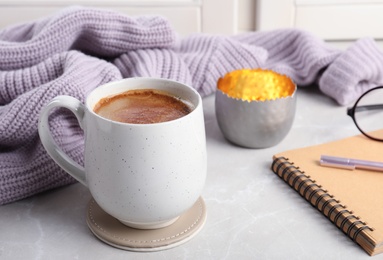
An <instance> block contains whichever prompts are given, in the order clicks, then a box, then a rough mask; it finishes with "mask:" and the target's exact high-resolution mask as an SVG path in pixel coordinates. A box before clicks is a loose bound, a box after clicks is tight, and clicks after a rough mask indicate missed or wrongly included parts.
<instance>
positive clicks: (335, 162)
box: [319, 155, 356, 170]
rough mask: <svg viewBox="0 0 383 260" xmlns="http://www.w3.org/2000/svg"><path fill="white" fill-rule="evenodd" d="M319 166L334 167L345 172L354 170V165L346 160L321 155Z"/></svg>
mask: <svg viewBox="0 0 383 260" xmlns="http://www.w3.org/2000/svg"><path fill="white" fill-rule="evenodd" d="M319 164H320V165H321V166H326V167H334V168H340V169H347V170H355V169H356V165H355V164H353V163H351V162H350V160H349V159H347V158H339V157H333V156H327V155H322V156H321V158H320V161H319Z"/></svg>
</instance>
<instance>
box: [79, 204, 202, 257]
mask: <svg viewBox="0 0 383 260" xmlns="http://www.w3.org/2000/svg"><path fill="white" fill-rule="evenodd" d="M86 220H87V224H88V227H89V229H90V230H91V231H92V232H93V234H94V235H95V236H96V237H98V238H99V239H100V240H102V241H103V242H105V243H107V244H109V245H111V246H114V247H117V248H120V249H124V250H130V251H141V252H151V251H160V250H164V249H169V248H172V247H175V246H178V245H181V244H183V243H185V242H187V241H189V240H190V239H191V238H193V237H194V236H195V235H196V234H197V233H198V232H199V231H200V230H201V229H202V227H203V225H204V224H205V221H206V206H205V202H204V201H203V199H202V198H201V197H200V198H199V199H198V200H197V202H196V203H195V204H194V205H193V207H191V208H190V209H189V210H188V211H186V212H185V213H184V214H183V215H181V216H180V217H179V218H178V219H177V221H176V222H174V223H173V224H171V225H170V226H167V227H164V228H159V229H148V230H144V229H135V228H130V227H128V226H125V225H124V224H122V223H121V222H120V221H118V220H117V219H116V218H114V217H112V216H110V215H109V214H107V213H106V212H105V211H104V210H102V209H101V208H100V206H99V205H98V204H97V203H96V201H95V200H94V199H91V200H90V202H89V205H88V212H87V218H86Z"/></svg>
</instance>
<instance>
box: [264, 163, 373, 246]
mask: <svg viewBox="0 0 383 260" xmlns="http://www.w3.org/2000/svg"><path fill="white" fill-rule="evenodd" d="M271 168H272V170H273V172H274V173H276V174H277V175H278V176H279V177H280V178H281V179H283V180H284V181H285V182H286V183H287V184H288V185H289V186H290V187H291V188H293V189H294V190H296V191H297V192H298V193H299V194H300V195H301V196H302V197H303V198H304V199H306V200H307V201H308V202H310V204H311V205H312V206H313V207H315V208H316V209H318V210H319V211H320V212H322V213H323V214H324V215H325V216H326V217H327V218H328V219H329V220H330V221H331V222H333V223H334V224H335V225H336V226H337V227H338V228H339V229H341V230H342V231H343V232H344V233H345V234H347V235H348V236H349V237H350V238H351V239H352V240H354V241H357V239H358V236H359V235H360V234H361V232H362V231H363V230H366V229H368V230H370V231H373V230H374V229H373V228H371V227H369V226H368V225H367V223H366V222H364V221H361V220H360V218H359V217H358V216H355V215H354V214H353V212H352V211H350V210H348V209H347V206H346V205H343V204H341V202H340V201H339V200H337V199H335V198H334V196H333V195H331V194H329V193H328V191H327V190H325V189H323V188H322V186H321V185H319V184H317V183H316V182H315V180H312V179H311V177H310V176H308V175H306V174H305V172H304V171H301V170H300V169H299V167H296V166H294V163H293V162H289V160H288V158H285V157H278V158H275V159H274V161H273V163H272V165H271Z"/></svg>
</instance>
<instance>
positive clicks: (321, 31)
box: [0, 0, 383, 46]
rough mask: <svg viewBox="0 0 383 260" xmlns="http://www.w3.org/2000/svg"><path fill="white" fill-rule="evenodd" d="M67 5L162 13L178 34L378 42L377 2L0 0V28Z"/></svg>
mask: <svg viewBox="0 0 383 260" xmlns="http://www.w3.org/2000/svg"><path fill="white" fill-rule="evenodd" d="M70 5H84V6H95V7H99V8H108V9H113V10H117V11H120V12H123V13H126V14H128V15H142V14H160V15H164V16H166V17H167V18H168V19H169V21H170V22H171V23H172V25H173V27H174V28H175V29H176V30H177V31H178V32H179V33H180V34H181V35H188V34H190V33H194V32H204V33H219V34H235V33H241V32H246V31H254V30H272V29H276V28H287V27H289V28H291V27H292V28H300V29H304V30H308V31H311V32H312V33H314V34H316V35H317V36H319V37H321V38H323V39H325V40H328V41H330V42H334V43H336V44H339V45H340V46H342V45H345V44H346V45H347V43H349V42H352V41H354V40H355V39H358V38H360V37H365V36H371V37H374V38H375V39H376V40H378V41H383V30H382V29H381V25H383V0H0V28H1V27H4V26H7V25H10V24H14V23H19V22H26V21H30V20H33V19H37V18H39V17H42V16H47V15H50V14H52V13H54V12H56V11H58V10H60V9H61V8H64V7H66V6H70Z"/></svg>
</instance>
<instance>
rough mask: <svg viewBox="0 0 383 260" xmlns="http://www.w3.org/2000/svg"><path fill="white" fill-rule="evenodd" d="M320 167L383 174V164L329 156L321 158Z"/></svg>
mask: <svg viewBox="0 0 383 260" xmlns="http://www.w3.org/2000/svg"><path fill="white" fill-rule="evenodd" d="M320 165H322V166H328V167H335V168H342V169H349V170H354V169H366V170H373V171H382V172H383V162H374V161H366V160H359V159H351V158H342V157H335V156H328V155H322V156H321V157H320Z"/></svg>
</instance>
